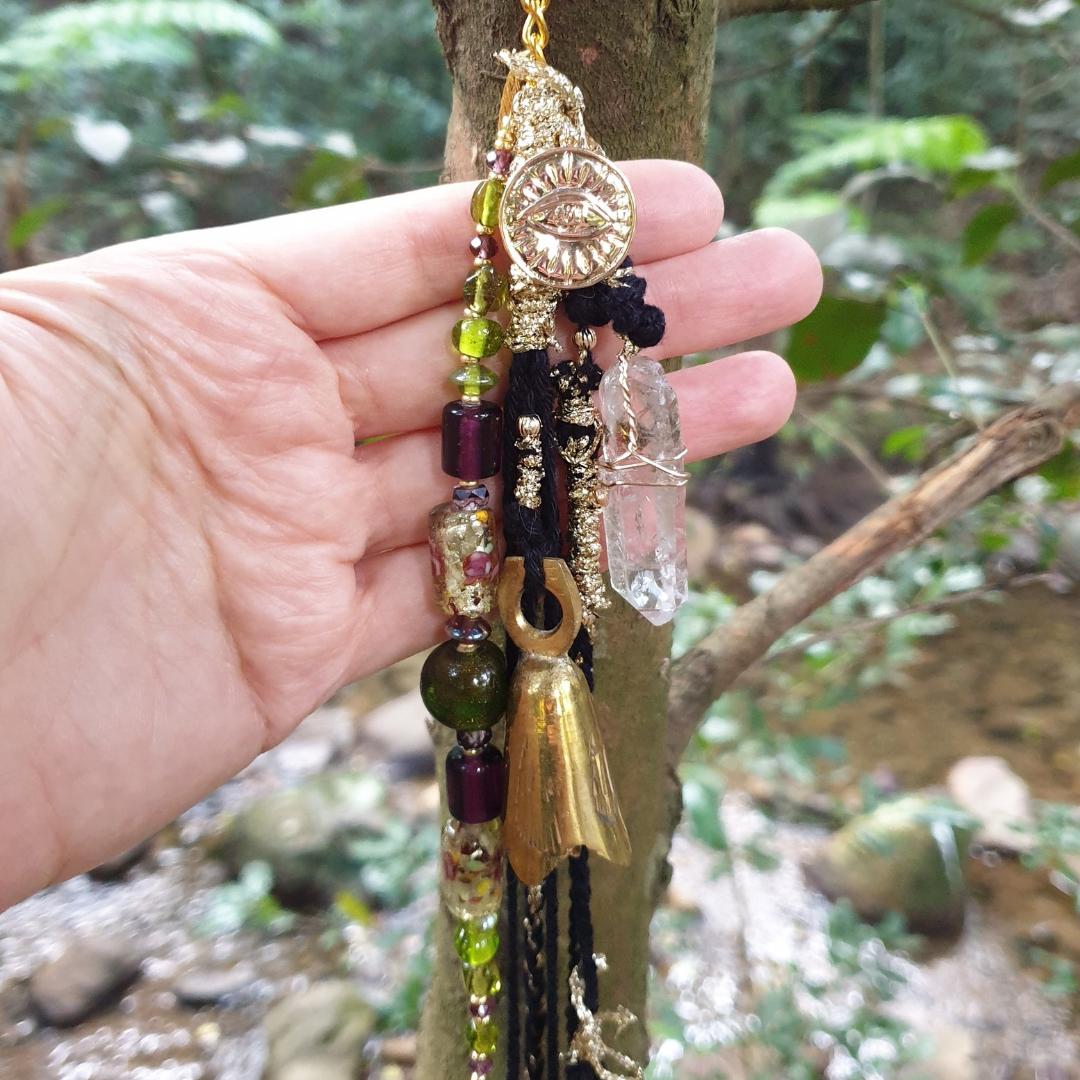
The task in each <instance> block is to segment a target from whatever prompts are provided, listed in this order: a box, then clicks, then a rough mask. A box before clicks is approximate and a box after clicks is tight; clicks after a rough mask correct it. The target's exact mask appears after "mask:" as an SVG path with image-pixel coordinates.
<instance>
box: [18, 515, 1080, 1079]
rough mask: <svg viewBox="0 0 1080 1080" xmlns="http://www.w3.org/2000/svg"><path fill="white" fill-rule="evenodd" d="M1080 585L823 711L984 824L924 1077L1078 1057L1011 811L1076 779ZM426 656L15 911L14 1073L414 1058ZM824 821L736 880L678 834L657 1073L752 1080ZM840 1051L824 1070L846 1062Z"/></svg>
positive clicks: (719, 551)
mask: <svg viewBox="0 0 1080 1080" xmlns="http://www.w3.org/2000/svg"><path fill="white" fill-rule="evenodd" d="M692 525H693V528H692V531H691V541H692V543H696V544H697V551H698V553H699V554H698V555H696V556H695V558H701V559H705V560H707V561H708V563H709V566H710V568H711V573H713V574H714V575H717V576H721V577H722V576H724V575H726V574H729V573H730V574H731V575H733V576H734V577H738V575H740V574H743V575H744V574H745V570H746V568H747V567H748V566H749V567H751V568H753V567H757V568H765V569H769V568H774V567H775V566H776V565H777V564H778V561H779V560H780V559H781V558H782V556H783V553H784V551H785V550H787V551H789V552H790V550H791V544H790V543H787V544H786V547H785V544H782V543H781V541H780V540H779V539H778V537H777V536H776V535H775V534H773V533H771V532H770V531H769V530H768V528H766V527H765V526H762V525H760V524H756V523H750V524H745V523H744V524H742V525H738V526H736V527H735V528H733V529H731V530H728V531H727V532H726V533H723V534H718V533H717V531H716V530H715V527H714V526H712V525H711V524H710V523H709V522H708V521H707V520H704V519H701V518H698V519H697V520H696V521H695V522H693V523H692ZM1078 603H1080V602H1078V601H1077V600H1076V599H1074V598H1067V597H1052V596H1050V595H1049V594H1046V593H1040V594H1039V595H1038V596H1036V595H1035V594H1030V595H1029V594H1026V593H1025V594H1020V595H1019V596H1017V597H1013V598H1011V599H1010V600H1009V601H1008V602H1007V603H1006V604H1004V605H1002V606H1000V607H996V608H993V609H989V608H988V607H987V605H985V604H981V605H977V606H973V607H971V608H970V609H969V610H965V611H963V612H962V613H961V619H960V626H959V628H958V629H957V630H956V631H955V632H954V633H953V634H951V635H948V636H946V637H944V638H942V639H940V640H938V641H936V642H935V647H934V649H933V650H929V651H928V655H927V657H926V659H925V660H924V662H923V663H922V664H921V665H919V666H917V667H916V668H914V669H912V670H911V672H910V674H909V678H908V680H907V683H906V685H905V686H904V687H901V688H899V689H897V688H895V687H890V688H882V689H880V690H876V691H873V692H872V693H871V694H869V695H867V696H865V697H864V698H862V699H860V701H859V702H857V703H855V704H852V705H846V706H842V707H840V708H839V709H836V710H832V711H831V712H829V713H828V714H822V715H820V716H815V717H813V718H812V722H811V726H812V729H813V730H814V731H817V732H819V733H833V734H841V735H843V736H845V737H846V739H847V742H848V745H849V750H850V753H851V756H852V759H853V765H854V766H855V768H856V770H858V771H865V772H869V771H871V770H878V771H879V772H885V773H887V774H888V775H890V776H892V777H893V778H894V780H895V782H896V784H897V785H898V786H900V787H902V788H907V789H915V788H919V789H928V788H929V789H931V791H936V790H940V791H942V792H945V791H946V790H947V791H948V792H949V793H950V794H951V795H952V796H953V797H954V798H955V799H957V800H958V801H959V802H960V803H961V804H962V805H964V806H966V807H967V808H968V809H969V810H971V811H973V812H975V813H976V814H977V815H978V816H979V817H980V818H981V819H982V826H983V827H982V831H981V832H980V834H979V835H978V837H977V840H978V843H977V845H976V848H975V850H976V852H977V853H978V855H979V858H976V859H971V860H968V861H967V863H966V870H967V876H968V879H969V888H968V890H967V892H966V894H964V895H962V896H961V897H960V898H959V900H957V897H956V896H954V895H952V894H950V895H949V897H948V900H949V903H953V904H955V903H957V902H958V903H959V910H960V912H961V914H962V915H963V917H964V918H963V929H962V932H961V933H960V934H959V936H958V937H955V938H952V939H947V940H945V941H943V942H939V943H938V944H937V945H936V946H935V947H934V949H933V950H931V951H930V952H926V953H921V954H919V955H918V956H917V957H916V959H914V960H903V961H899V963H901V964H902V970H903V974H904V976H905V978H906V980H907V985H906V986H905V988H904V989H903V990H902V992H901V993H900V996H899V997H898V999H897V1001H896V1002H894V1003H893V1004H892V1005H890V1009H891V1010H892V1012H893V1014H894V1015H895V1016H896V1017H897V1018H902V1019H903V1020H904V1021H905V1022H906V1023H908V1024H910V1025H911V1027H912V1029H913V1031H914V1032H915V1033H916V1035H917V1036H919V1037H922V1036H927V1037H929V1039H930V1040H932V1042H933V1045H934V1047H935V1049H934V1052H933V1055H932V1057H931V1058H930V1059H929V1060H928V1061H927V1062H925V1063H924V1064H923V1065H922V1066H920V1069H921V1071H919V1072H912V1073H910V1074H905V1075H910V1076H911V1077H912V1078H913V1080H914V1078H915V1077H917V1076H922V1077H928V1078H932V1080H1068V1078H1069V1077H1080V1054H1078V1049H1077V1046H1078V1044H1077V1040H1076V1038H1075V1035H1074V1033H1073V1031H1072V1025H1073V1017H1072V1009H1071V1004H1070V1000H1071V999H1070V998H1068V997H1065V998H1056V999H1055V998H1052V997H1050V996H1048V994H1047V993H1046V989H1045V986H1044V983H1043V981H1040V978H1041V979H1043V980H1045V977H1046V972H1045V971H1044V970H1043V971H1040V970H1039V969H1038V967H1037V966H1035V967H1026V966H1025V964H1026V963H1027V961H1028V960H1030V955H1029V949H1030V947H1031V946H1035V947H1037V948H1038V949H1042V950H1043V952H1044V953H1045V954H1046V955H1050V956H1056V957H1059V958H1061V959H1063V960H1067V961H1073V962H1074V961H1078V960H1080V917H1078V916H1077V915H1076V914H1075V912H1074V911H1073V909H1072V906H1071V902H1070V900H1069V898H1068V897H1066V896H1065V895H1064V894H1063V893H1062V891H1061V890H1060V889H1059V888H1056V887H1055V885H1054V883H1053V881H1052V880H1051V879H1050V878H1048V877H1047V875H1046V874H1045V873H1041V874H1040V873H1035V872H1032V871H1029V870H1025V869H1022V868H1021V867H1020V865H1019V863H1018V861H1017V858H1016V853H1015V847H1016V846H1017V841H1016V838H1015V835H1014V833H1013V831H1012V830H1009V829H1008V828H1007V825H1008V822H1009V821H1011V820H1021V819H1023V818H1024V816H1025V815H1028V816H1029V815H1030V813H1031V796H1032V795H1033V796H1035V797H1037V798H1052V799H1060V800H1063V801H1077V782H1078V780H1077V778H1078V777H1080V755H1078V754H1077V752H1076V746H1077V744H1078V742H1080V737H1078V736H1080V730H1078V726H1077V706H1078V704H1080V690H1078V689H1077V688H1078V687H1080V606H1078ZM418 672H419V661H418V660H417V659H414V660H412V661H407V662H405V663H404V664H401V665H397V666H396V667H395V668H392V669H389V670H388V671H386V672H382V673H380V674H379V675H377V676H373V677H372V678H370V679H367V680H364V681H363V682H361V683H358V684H356V686H354V687H351V688H349V690H347V691H346V692H344V693H343V694H342V695H340V696H339V697H338V699H336V700H335V701H334V702H332V703H331V704H330V705H329V706H327V707H325V708H323V709H320V710H319V711H318V712H316V713H315V714H313V715H312V716H311V717H310V718H309V719H308V720H307V721H305V722H304V724H303V725H301V727H300V728H299V729H298V731H297V732H296V733H295V734H294V735H293V736H292V737H290V738H289V739H288V740H286V742H285V743H283V744H282V745H281V746H280V747H279V748H277V749H276V750H274V751H272V752H270V753H269V754H266V755H263V756H262V757H261V758H260V759H258V760H257V761H256V762H255V763H254V764H253V765H252V766H251V767H250V768H248V769H247V770H245V771H244V772H243V773H242V774H241V775H240V776H238V777H236V778H235V779H234V780H232V781H231V782H230V783H228V784H226V785H225V786H224V787H223V788H221V789H220V790H219V791H217V792H215V793H214V794H213V795H212V796H211V797H210V798H208V799H207V800H205V801H204V802H203V803H201V804H200V805H199V806H197V807H195V808H194V809H193V810H191V811H190V812H189V813H188V814H186V815H184V817H183V818H182V819H181V820H180V821H178V822H177V823H176V824H175V825H174V826H172V827H170V828H169V829H167V830H165V831H164V832H163V833H162V834H160V835H159V836H157V837H155V838H154V839H153V840H152V841H151V842H150V843H149V844H147V845H144V846H143V847H142V848H140V849H138V850H136V851H134V852H131V853H128V855H127V856H126V857H125V858H123V859H121V860H118V861H117V862H116V863H114V864H111V865H109V866H107V867H103V868H101V869H100V870H99V871H97V872H95V874H94V875H92V876H83V877H80V878H78V879H75V880H73V881H70V882H67V883H65V884H63V885H61V886H58V887H56V888H54V889H51V890H48V891H46V892H44V893H42V894H39V895H38V896H35V897H33V898H31V899H30V900H28V901H26V902H25V903H23V904H21V905H19V906H17V907H16V908H14V909H12V910H10V911H8V912H6V913H4V914H2V915H0V1080H45V1078H49V1080H52V1078H56V1080H114V1078H115V1080H119V1078H121V1077H123V1078H129V1077H130V1078H134V1080H203V1078H206V1080H260V1078H263V1077H265V1078H267V1080H350V1078H352V1077H355V1076H358V1075H365V1076H369V1077H371V1078H373V1080H407V1078H409V1077H410V1076H411V1071H410V1070H411V1066H412V1063H413V1060H414V1056H415V1039H414V1037H413V1035H412V1034H411V1025H412V1024H413V1023H414V1022H415V1016H416V1004H417V998H418V995H419V993H420V991H421V989H422V986H423V983H424V979H425V977H426V974H425V965H424V956H425V939H426V933H427V927H428V923H429V920H430V916H431V912H432V911H433V908H434V904H435V899H434V881H435V879H434V858H433V855H434V848H433V847H432V845H433V843H434V837H435V835H436V830H437V816H438V793H437V790H436V787H435V783H434V778H433V765H434V763H433V758H432V751H431V745H430V739H429V735H428V732H427V728H426V722H425V719H424V711H423V708H422V706H421V704H420V701H419V696H418V693H417V692H416V690H415V687H416V683H417V677H418ZM972 755H975V757H976V760H975V761H974V762H971V761H969V762H967V763H965V765H964V766H963V767H961V768H960V769H957V768H956V763H957V761H958V760H959V759H961V758H965V757H971V756H972ZM722 813H723V817H724V824H725V826H726V829H727V832H728V834H729V835H730V836H731V837H732V838H734V839H735V840H738V838H739V837H740V836H743V837H745V836H748V835H750V834H752V833H754V832H756V831H758V830H760V829H762V828H763V821H764V819H763V818H762V817H761V815H760V813H759V811H758V810H757V809H755V806H754V804H753V803H752V802H751V801H750V797H749V795H747V794H746V793H740V792H732V793H729V794H728V795H727V796H726V798H725V799H724V801H723V805H722ZM906 827H907V826H905V828H906ZM995 828H996V829H997V833H996V835H995V834H994V831H993V830H994V829H995ZM987 829H989V830H990V831H989V832H988V831H987ZM828 836H829V834H828V833H827V832H826V830H825V829H824V828H817V827H811V826H806V825H795V824H784V823H778V824H776V825H775V826H773V827H772V828H771V832H770V835H769V836H768V847H769V849H770V850H771V851H772V853H773V854H774V855H775V857H776V859H777V863H776V865H775V866H773V867H771V868H763V867H761V866H756V865H755V864H754V862H753V860H751V859H748V858H745V857H743V856H740V855H737V856H736V859H735V869H734V873H733V874H719V873H717V869H718V863H717V858H718V857H717V854H716V853H715V852H714V851H711V850H710V849H707V848H705V847H704V846H703V845H701V844H700V843H698V842H697V841H695V840H693V839H691V838H690V836H689V835H688V834H686V833H680V835H679V837H678V838H677V842H676V845H675V849H674V853H673V864H674V868H675V876H674V881H673V884H672V887H671V890H670V893H669V895H668V897H667V902H666V904H665V908H664V910H663V911H662V912H661V913H660V915H659V916H658V918H657V924H656V933H655V944H654V961H655V969H656V980H655V994H654V1016H653V1023H654V1030H655V1031H656V1032H657V1039H656V1044H655V1051H656V1057H655V1061H654V1065H653V1067H652V1074H653V1076H655V1078H656V1080H662V1078H664V1077H680V1078H685V1080H693V1078H695V1077H700V1078H704V1077H717V1076H721V1075H724V1076H727V1077H729V1078H730V1080H744V1078H745V1077H747V1076H748V1075H749V1072H748V1070H750V1069H752V1067H753V1062H752V1061H751V1062H749V1063H748V1061H747V1059H746V1057H745V1055H742V1056H740V1054H739V1053H736V1052H734V1051H733V1050H732V1049H731V1048H730V1044H731V1042H732V1040H733V1039H734V1038H736V1036H738V1035H739V1034H740V1033H741V1032H745V1031H746V1030H747V1024H748V1019H747V1015H746V1008H745V1006H746V1003H747V1002H748V1001H749V1000H752V999H753V996H754V994H759V993H760V992H761V990H762V988H766V987H768V985H769V983H770V980H771V979H773V978H775V975H776V972H777V971H782V970H789V969H792V968H793V967H794V968H797V969H799V970H800V971H802V972H804V973H805V974H807V976H808V977H811V978H812V977H815V975H814V973H815V972H817V973H819V974H820V972H821V971H822V970H824V969H825V968H827V967H828V964H827V962H826V959H825V955H826V950H827V938H826V934H825V927H824V924H825V920H826V913H827V911H828V904H827V901H826V899H825V898H824V897H823V896H822V895H821V894H820V893H819V892H817V891H815V890H814V889H812V888H811V887H810V886H809V885H808V884H807V874H806V873H805V867H806V865H807V864H810V865H814V863H815V860H820V859H821V858H822V852H823V851H827V850H828V845H830V844H832V845H838V844H843V843H846V842H847V841H846V840H844V839H843V836H842V835H841V834H835V835H834V836H833V837H832V839H831V840H830V839H829V838H828ZM1010 848H1012V849H1013V850H1009V849H1010ZM1003 849H1004V850H1003ZM912 850H914V849H912ZM930 850H931V853H932V854H933V853H934V850H933V847H932V846H931V848H930ZM253 861H254V865H255V866H256V867H259V866H260V865H265V866H266V867H269V871H270V873H271V874H272V876H273V879H274V881H275V882H276V886H277V892H278V894H279V895H281V896H282V898H284V899H286V900H287V901H288V902H289V904H290V905H292V906H293V907H294V908H296V909H298V912H297V913H293V912H291V911H290V910H287V909H286V908H283V907H281V906H279V905H278V904H277V902H276V901H275V900H273V899H271V898H270V897H269V896H268V895H267V891H266V884H267V880H266V879H265V878H263V877H260V872H261V871H259V870H258V869H256V870H254V871H253V870H252V869H251V867H252V865H253ZM864 861H865V860H864ZM245 867H247V869H244V868H245ZM238 872H239V874H240V877H239V880H238V881H232V878H233V876H234V875H235V874H237V873H238ZM889 872H891V871H889ZM869 876H870V877H871V878H872V877H873V876H874V875H873V874H871V875H869ZM852 889H854V886H852ZM852 895H853V897H854V899H856V901H857V900H858V897H857V896H855V895H854V893H853V894H852ZM849 1004H850V1003H849ZM676 1036H677V1037H676ZM822 1055H823V1056H822V1070H823V1072H822V1075H824V1076H826V1077H827V1078H828V1080H844V1077H845V1076H847V1075H854V1074H851V1073H844V1072H843V1071H842V1070H840V1069H839V1068H838V1067H833V1066H830V1065H828V1062H829V1061H830V1060H832V1059H831V1058H830V1056H829V1055H830V1052H829V1051H828V1048H824V1049H823V1050H822ZM860 1075H866V1076H872V1075H875V1074H874V1073H873V1072H865V1073H864V1074H860Z"/></svg>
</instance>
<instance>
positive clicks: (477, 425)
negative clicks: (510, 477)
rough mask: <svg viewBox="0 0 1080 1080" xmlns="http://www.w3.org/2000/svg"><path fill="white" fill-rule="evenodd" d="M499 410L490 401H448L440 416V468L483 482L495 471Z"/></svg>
mask: <svg viewBox="0 0 1080 1080" xmlns="http://www.w3.org/2000/svg"><path fill="white" fill-rule="evenodd" d="M501 455H502V409H500V408H499V406H498V405H494V404H492V403H491V402H490V401H451V402H448V403H447V405H446V407H445V408H444V409H443V414H442V467H443V472H444V473H448V474H449V475H450V476H459V477H464V478H465V479H467V480H483V479H485V478H486V477H488V476H494V475H495V474H496V473H497V472H498V471H499V458H500V456H501Z"/></svg>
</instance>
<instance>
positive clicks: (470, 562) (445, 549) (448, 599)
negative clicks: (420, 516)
mask: <svg viewBox="0 0 1080 1080" xmlns="http://www.w3.org/2000/svg"><path fill="white" fill-rule="evenodd" d="M492 521H493V515H492V512H491V511H490V510H488V509H486V508H481V509H478V510H459V509H458V508H457V507H455V506H454V504H453V503H440V504H439V505H438V506H436V507H435V508H434V509H433V510H432V511H431V514H430V515H429V516H428V548H429V550H430V553H431V573H432V576H433V577H434V581H435V599H436V602H437V603H438V604H439V607H440V608H442V610H443V611H444V612H445V613H446V614H447V615H468V616H470V617H471V618H477V617H478V616H481V615H483V614H484V613H485V612H488V611H491V610H492V608H494V607H495V586H496V582H497V579H498V576H499V556H498V553H497V551H496V549H495V532H494V530H493V529H492Z"/></svg>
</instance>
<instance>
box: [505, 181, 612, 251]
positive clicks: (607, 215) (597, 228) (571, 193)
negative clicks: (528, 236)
mask: <svg viewBox="0 0 1080 1080" xmlns="http://www.w3.org/2000/svg"><path fill="white" fill-rule="evenodd" d="M527 220H528V223H529V224H530V225H531V226H532V227H533V228H534V229H537V230H538V231H540V232H543V233H547V234H548V235H549V236H554V237H555V238H556V239H558V240H595V239H596V238H597V237H598V236H603V235H604V233H606V232H607V231H608V230H609V229H610V228H611V227H612V225H614V224H615V218H614V217H613V216H612V214H611V211H610V210H609V209H608V207H606V206H605V205H604V204H603V203H602V202H601V201H600V200H599V199H598V198H596V196H595V195H592V194H590V193H589V192H587V191H582V190H580V189H569V190H567V189H566V188H562V189H557V190H555V191H550V192H548V194H547V195H544V196H542V197H541V198H539V199H537V200H536V202H535V203H534V204H533V205H532V207H531V208H530V210H529V213H528V216H527Z"/></svg>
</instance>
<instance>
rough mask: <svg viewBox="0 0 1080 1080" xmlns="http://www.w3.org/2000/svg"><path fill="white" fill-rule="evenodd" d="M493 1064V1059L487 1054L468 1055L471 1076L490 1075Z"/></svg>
mask: <svg viewBox="0 0 1080 1080" xmlns="http://www.w3.org/2000/svg"><path fill="white" fill-rule="evenodd" d="M494 1066H495V1063H494V1061H493V1060H492V1059H491V1058H489V1057H488V1056H487V1054H472V1055H470V1057H469V1068H470V1069H472V1075H473V1076H490V1075H491V1070H492V1069H493V1068H494ZM470 1080H471V1078H470Z"/></svg>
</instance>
